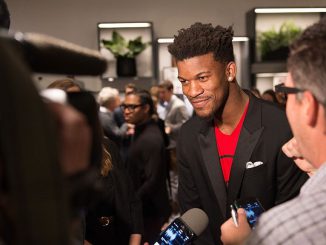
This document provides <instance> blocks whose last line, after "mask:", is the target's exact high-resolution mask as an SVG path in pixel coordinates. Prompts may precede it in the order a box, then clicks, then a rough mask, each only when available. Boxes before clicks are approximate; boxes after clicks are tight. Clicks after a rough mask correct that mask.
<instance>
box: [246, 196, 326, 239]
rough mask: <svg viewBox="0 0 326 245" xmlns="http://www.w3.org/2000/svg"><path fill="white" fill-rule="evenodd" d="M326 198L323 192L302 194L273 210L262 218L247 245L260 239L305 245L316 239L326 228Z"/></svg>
mask: <svg viewBox="0 0 326 245" xmlns="http://www.w3.org/2000/svg"><path fill="white" fill-rule="evenodd" d="M325 198H326V193H325V190H324V191H323V193H321V192H316V193H310V194H309V195H300V196H298V197H297V198H294V199H292V200H290V201H288V202H285V203H283V204H281V205H278V206H276V207H274V208H272V209H270V210H269V211H267V212H266V213H264V214H263V215H262V216H261V217H260V218H259V222H258V226H257V227H256V229H255V231H254V233H253V234H252V236H251V237H250V239H249V241H248V243H249V244H256V241H258V240H259V239H260V240H262V241H263V243H264V244H273V243H274V244H276V243H277V244H284V243H285V241H287V244H304V243H305V241H304V240H306V239H308V240H311V239H313V240H314V239H315V238H316V235H317V234H318V232H324V230H325V229H326V213H325V212H323V210H325V208H326V204H325ZM311 227H314V229H311ZM302 239H303V240H302ZM259 244H261V243H259ZM316 244H318V243H316Z"/></svg>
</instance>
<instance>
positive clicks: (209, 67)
mask: <svg viewBox="0 0 326 245" xmlns="http://www.w3.org/2000/svg"><path fill="white" fill-rule="evenodd" d="M177 67H178V72H179V76H178V78H179V80H180V82H181V84H182V90H183V93H184V94H185V95H186V96H187V98H188V99H189V101H190V103H191V104H192V106H193V107H194V110H195V111H196V114H197V115H198V116H200V117H211V116H213V115H214V114H215V113H216V112H217V111H218V110H219V109H220V107H221V106H222V104H223V103H224V102H225V100H226V98H227V96H228V86H229V85H228V81H227V78H226V72H225V67H226V66H225V65H224V64H222V63H221V62H218V61H215V60H214V57H213V54H211V53H210V54H205V55H201V56H196V57H192V58H189V59H185V60H182V61H178V62H177Z"/></svg>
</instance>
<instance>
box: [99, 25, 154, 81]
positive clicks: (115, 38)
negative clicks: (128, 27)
mask: <svg viewBox="0 0 326 245" xmlns="http://www.w3.org/2000/svg"><path fill="white" fill-rule="evenodd" d="M102 43H103V46H104V47H105V48H106V49H108V50H109V51H110V52H111V53H112V54H113V55H114V57H115V58H116V59H117V75H118V76H136V75H137V69H136V60H135V58H136V56H137V55H139V54H140V53H141V52H143V51H144V50H145V49H146V48H147V46H149V42H148V43H144V42H143V41H142V37H141V36H138V37H136V38H135V39H133V40H129V41H128V42H127V41H126V40H125V38H124V37H123V36H121V35H120V34H119V33H118V32H117V31H116V30H114V31H113V32H112V39H111V40H105V39H103V40H102Z"/></svg>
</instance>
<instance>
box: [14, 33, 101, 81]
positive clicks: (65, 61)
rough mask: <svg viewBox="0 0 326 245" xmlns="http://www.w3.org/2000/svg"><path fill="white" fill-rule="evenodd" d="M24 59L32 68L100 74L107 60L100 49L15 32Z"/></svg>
mask: <svg viewBox="0 0 326 245" xmlns="http://www.w3.org/2000/svg"><path fill="white" fill-rule="evenodd" d="M15 39H16V40H17V41H18V42H19V43H20V44H21V45H22V47H23V52H24V55H25V58H26V60H27V63H28V64H29V66H30V67H31V69H32V70H33V71H34V72H40V73H53V74H67V75H100V74H102V73H103V72H104V71H105V70H106V69H107V62H106V60H105V58H104V57H103V56H102V55H101V54H100V52H99V51H96V50H91V49H88V48H84V47H81V46H79V45H76V44H73V43H69V42H66V41H63V40H60V39H57V38H53V37H49V36H46V35H42V34H36V33H25V34H23V33H16V35H15Z"/></svg>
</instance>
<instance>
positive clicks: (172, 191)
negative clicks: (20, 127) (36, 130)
mask: <svg viewBox="0 0 326 245" xmlns="http://www.w3.org/2000/svg"><path fill="white" fill-rule="evenodd" d="M9 26H10V18H9V11H8V9H7V6H6V3H5V2H4V1H3V0H0V27H1V28H4V29H8V28H9ZM232 39H233V29H232V27H226V28H225V27H222V26H220V25H217V26H213V25H212V24H203V23H199V22H198V23H195V24H193V25H191V26H190V27H188V28H183V29H181V30H179V31H178V33H177V35H175V38H174V42H173V43H172V44H170V45H169V46H168V50H169V52H170V53H171V55H172V56H173V59H174V60H175V64H176V67H177V69H178V79H179V81H180V83H181V85H182V91H183V95H184V96H185V97H186V98H184V97H183V95H180V94H175V93H174V86H173V83H172V82H171V81H161V82H159V83H158V85H155V86H153V87H152V88H150V89H149V90H144V89H141V88H138V87H137V86H136V85H135V84H128V85H127V86H126V87H125V90H124V91H119V90H117V89H115V88H112V87H103V88H102V89H101V91H99V93H98V94H97V95H96V96H94V95H93V94H91V93H89V92H87V91H85V90H84V89H83V88H81V87H80V86H79V84H78V83H77V82H76V81H75V80H74V79H73V78H64V79H61V80H57V81H54V82H52V83H51V84H50V85H49V86H48V88H47V89H46V90H44V91H40V94H41V95H42V97H41V96H40V98H42V103H44V105H45V106H44V108H46V109H45V111H47V112H46V113H45V112H44V113H45V114H46V115H47V114H50V115H51V116H50V117H49V118H50V119H51V120H53V122H54V123H53V124H55V127H56V128H57V131H56V132H57V136H56V137H53V138H48V139H47V141H48V142H52V141H55V142H56V144H54V145H56V147H54V148H55V151H54V152H52V153H50V155H51V156H53V159H55V160H56V161H57V162H58V163H59V168H60V173H61V174H62V176H61V177H63V179H65V181H66V180H68V182H69V183H70V182H71V183H74V184H73V188H72V189H73V191H71V190H70V191H69V192H68V195H72V196H73V197H71V198H68V202H70V206H72V209H73V212H72V213H73V215H71V216H72V218H71V217H70V216H69V219H70V218H71V219H72V221H70V222H68V223H69V225H68V227H70V228H69V232H68V233H69V244H84V245H102V244H103V245H104V244H129V245H140V244H147V243H148V244H150V245H152V244H154V243H155V241H156V240H157V238H158V236H159V234H160V232H161V231H162V230H163V229H164V228H165V227H166V226H167V225H168V224H169V223H170V222H171V221H172V220H173V219H174V218H176V217H178V216H179V215H182V214H183V213H185V212H186V211H188V210H190V209H192V208H200V209H202V210H203V211H204V212H205V213H206V214H207V216H208V218H209V224H208V227H207V228H206V229H205V230H204V232H203V233H202V234H200V235H199V236H198V237H196V241H194V244H203V245H204V244H207V245H212V244H214V245H217V244H230V245H231V244H301V243H305V244H324V243H325V242H326V222H325V220H326V219H325V218H326V217H325V214H326V201H325V187H324V183H323V181H324V179H325V167H324V165H325V161H326V155H325V154H326V152H324V149H323V148H324V145H323V144H324V143H326V128H325V127H326V113H325V110H326V101H325V100H326V86H325V82H326V65H325V64H326V44H325V40H326V19H325V18H324V19H321V20H320V21H319V22H318V23H315V24H314V25H312V26H309V27H308V28H307V29H306V30H305V31H304V32H303V33H302V35H301V36H300V37H299V38H298V39H297V40H296V41H294V43H293V44H292V45H291V47H290V54H289V58H288V63H287V64H288V75H287V78H286V81H285V83H284V84H279V85H277V86H276V88H275V90H267V91H265V92H264V93H262V94H260V92H259V91H258V90H257V89H255V88H252V89H250V90H246V89H243V88H241V87H240V86H239V83H238V81H237V76H236V75H237V64H236V63H235V58H234V52H233V44H232ZM0 41H1V40H0ZM0 44H1V42H0ZM0 76H1V74H0ZM53 91H54V92H53ZM53 95H55V96H53ZM76 95H83V103H84V104H85V103H86V104H87V105H86V107H87V108H88V109H87V110H88V112H87V113H86V114H85V112H84V111H83V110H84V109H83V108H82V107H83V106H84V107H85V105H83V106H82V105H80V104H78V103H80V102H77V104H75V103H76V102H75V101H80V100H76V98H75V96H76ZM58 98H59V99H60V101H59V100H58ZM185 99H186V100H188V101H189V102H190V104H191V105H192V109H193V112H189V110H188V108H187V106H186V103H185V101H184V100H185ZM271 102H272V103H271ZM285 107H286V109H284V108H285ZM42 112H43V111H42ZM57 141H59V142H57ZM32 143H33V142H32V141H31V142H30V144H32ZM5 144H6V142H2V144H1V147H2V148H1V151H0V177H1V185H0V198H1V200H0V244H4V245H6V244H15V242H16V240H17V241H19V238H17V237H15V234H16V233H17V234H22V233H19V232H17V229H21V226H20V225H18V224H15V223H17V220H18V219H17V217H15V215H16V214H15V212H13V211H12V210H11V208H10V206H11V204H12V206H13V207H16V205H15V204H14V203H10V201H11V202H13V200H16V199H12V198H10V190H11V188H12V187H13V186H14V185H13V182H12V181H11V179H9V175H10V173H9V171H7V169H11V168H9V167H8V166H7V165H6V160H8V157H7V155H5V153H6V151H5V150H4V149H5V147H4V145H5ZM34 156H36V154H34ZM97 163H98V164H97ZM49 164H50V163H49ZM50 167H51V168H52V166H50ZM8 173H9V174H8ZM85 173H88V174H86V175H85ZM90 173H91V174H90ZM7 175H8V176H7ZM87 179H88V185H85V186H86V187H87V188H89V187H90V186H92V187H91V191H89V190H87V191H86V189H85V193H87V195H86V194H85V193H84V194H85V195H83V198H82V201H81V200H80V198H75V196H74V195H73V193H74V192H77V193H79V194H80V192H83V191H84V190H83V189H81V188H83V187H84V185H80V186H81V187H80V186H79V187H78V186H77V187H76V185H79V184H80V183H81V182H87ZM39 184H42V183H39ZM80 189H81V190H80ZM13 190H14V188H13ZM76 190H78V191H76ZM8 193H9V194H8ZM90 193H92V194H90ZM35 195H36V196H38V195H40V193H35ZM78 196H79V197H80V195H78ZM251 197H254V198H256V199H257V200H259V202H260V203H261V205H262V206H263V207H264V209H265V210H266V212H265V213H264V214H262V216H261V217H260V218H259V220H258V223H257V224H256V226H255V229H254V230H252V229H251V227H250V226H249V224H248V221H247V215H246V211H245V210H244V209H242V208H239V209H238V210H237V211H236V214H233V217H231V213H232V212H233V211H234V210H232V205H233V203H234V201H236V200H243V199H247V198H251ZM84 199H85V200H84ZM72 202H73V203H74V205H72V204H71V203H72ZM75 202H78V204H75ZM63 211H64V210H62V212H63ZM63 213H64V212H63ZM49 223H51V220H50V221H49ZM51 224H52V223H51ZM62 226H63V224H62ZM45 229H46V227H44V230H45ZM62 244H64V243H62ZM67 244H68V243H67Z"/></svg>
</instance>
